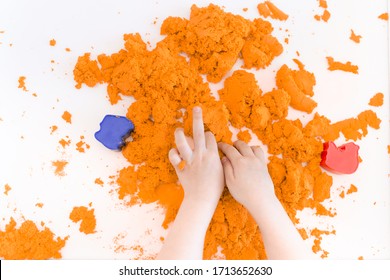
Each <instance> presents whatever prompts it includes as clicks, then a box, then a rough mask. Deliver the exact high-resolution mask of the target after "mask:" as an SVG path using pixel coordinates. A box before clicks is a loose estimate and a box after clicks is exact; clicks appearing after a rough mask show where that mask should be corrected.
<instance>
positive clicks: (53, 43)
mask: <svg viewBox="0 0 390 280" xmlns="http://www.w3.org/2000/svg"><path fill="white" fill-rule="evenodd" d="M49 44H50V46H52V47H54V46H55V45H56V44H57V42H56V40H54V39H51V40H50V42H49Z"/></svg>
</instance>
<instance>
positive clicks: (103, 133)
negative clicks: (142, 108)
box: [95, 115, 134, 151]
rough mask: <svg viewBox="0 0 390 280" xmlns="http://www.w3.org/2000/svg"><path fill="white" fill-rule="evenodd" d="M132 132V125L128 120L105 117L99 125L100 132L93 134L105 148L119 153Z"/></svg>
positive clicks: (112, 116)
mask: <svg viewBox="0 0 390 280" xmlns="http://www.w3.org/2000/svg"><path fill="white" fill-rule="evenodd" d="M133 130H134V124H133V122H132V121H131V120H129V119H128V118H126V117H121V116H114V115H106V116H105V117H104V119H103V120H102V122H101V123H100V130H99V131H97V132H96V133H95V138H96V139H97V140H98V141H99V142H100V143H102V144H103V145H104V146H106V147H107V148H109V149H111V150H116V151H119V150H120V149H121V148H122V147H123V146H124V145H125V141H124V140H125V139H126V138H127V137H129V135H130V133H131V132H133Z"/></svg>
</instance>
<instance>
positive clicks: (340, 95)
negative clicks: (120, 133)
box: [0, 0, 390, 259]
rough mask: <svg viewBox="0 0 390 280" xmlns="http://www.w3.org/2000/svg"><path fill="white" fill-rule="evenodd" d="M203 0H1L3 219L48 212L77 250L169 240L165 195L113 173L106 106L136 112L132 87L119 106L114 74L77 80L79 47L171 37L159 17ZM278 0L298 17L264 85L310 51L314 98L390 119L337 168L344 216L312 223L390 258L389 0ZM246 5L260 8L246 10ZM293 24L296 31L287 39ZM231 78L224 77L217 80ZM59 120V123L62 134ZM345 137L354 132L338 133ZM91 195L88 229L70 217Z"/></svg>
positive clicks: (330, 110) (347, 113)
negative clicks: (112, 91) (57, 165)
mask: <svg viewBox="0 0 390 280" xmlns="http://www.w3.org/2000/svg"><path fill="white" fill-rule="evenodd" d="M195 2H196V3H197V4H198V5H199V6H205V5H207V4H208V3H210V2H211V1H173V0H172V1H161V0H160V1H156V0H154V1H150V0H143V1H125V0H115V1H113V0H111V1H108V0H104V1H103V0H100V1H98V0H94V1H92V0H86V1H76V0H68V1H44V0H39V1H27V0H26V1H15V0H12V1H11V0H9V1H7V0H0V31H1V30H4V31H5V33H4V34H1V33H0V43H1V44H0V96H1V99H0V118H1V119H0V136H1V138H0V144H1V145H0V217H1V220H0V229H1V230H4V227H5V225H6V224H7V223H8V221H9V217H11V216H12V217H14V218H15V219H16V220H18V221H23V219H30V220H33V221H35V222H37V224H39V223H40V222H41V221H44V222H45V223H46V225H47V226H48V227H49V228H50V229H51V230H52V231H53V232H54V233H55V234H56V235H58V236H61V237H64V236H68V235H69V236H70V238H69V240H68V241H67V244H66V246H65V248H64V249H63V250H62V255H63V258H66V259H113V258H116V259H128V258H136V257H139V253H138V251H137V250H133V249H132V248H131V247H132V246H135V245H141V246H142V247H143V248H144V249H145V253H144V255H143V257H147V256H153V255H154V254H155V253H157V252H158V250H159V248H160V247H161V245H162V243H161V241H160V236H165V235H166V231H164V230H163V229H162V228H161V226H160V225H161V223H162V221H163V211H164V210H163V209H161V208H159V207H158V206H157V205H155V204H151V205H142V206H135V207H132V208H128V207H126V206H124V203H123V201H121V200H119V199H117V194H116V192H115V189H116V187H117V186H116V185H115V184H114V185H110V184H108V183H109V181H112V180H110V179H109V178H108V176H110V175H115V174H116V172H117V171H118V170H120V169H121V168H122V167H123V166H126V161H125V159H124V158H123V157H122V155H121V154H120V153H116V152H112V151H109V150H107V149H105V148H104V147H103V146H102V145H101V144H100V143H98V142H97V141H96V140H95V139H94V137H93V134H94V132H95V131H97V130H98V129H99V123H100V121H101V120H102V118H103V117H104V115H106V114H110V113H111V114H118V115H125V113H126V111H127V108H128V106H129V104H130V102H131V101H132V99H131V98H124V100H123V101H121V102H119V104H117V105H116V106H111V105H109V102H108V101H107V99H106V98H105V95H106V93H105V85H99V86H97V87H95V88H93V89H90V88H86V87H85V86H83V88H82V89H81V90H76V89H75V88H74V84H75V83H74V81H73V74H72V71H73V67H74V65H75V63H76V61H77V57H78V56H79V55H82V54H84V52H91V53H92V57H95V56H96V55H98V54H100V53H107V54H109V53H113V52H117V51H118V50H119V49H120V48H121V47H122V43H123V41H122V35H123V34H124V33H132V32H139V33H140V34H141V36H142V37H143V38H144V40H145V41H150V42H151V43H152V45H153V46H154V44H155V43H156V42H157V40H159V39H161V36H159V35H158V34H159V27H160V25H161V23H162V21H163V20H164V18H166V17H168V16H182V17H187V18H188V16H189V11H190V7H191V5H192V3H195ZM273 2H274V3H275V4H276V5H277V6H278V7H279V8H280V9H282V10H283V11H285V12H286V13H287V14H289V15H290V17H289V19H288V20H287V21H286V22H280V21H273V20H270V21H272V24H273V26H274V28H275V31H274V35H275V36H276V37H277V38H279V40H280V42H281V43H283V45H284V49H285V50H284V52H283V54H282V55H281V56H279V57H278V58H276V59H275V60H274V61H273V63H272V65H271V66H270V67H269V68H267V69H266V70H261V71H257V72H256V71H255V72H254V73H256V77H257V79H258V83H259V85H260V87H261V88H262V90H263V91H264V92H266V91H268V90H271V89H272V88H273V87H274V86H275V83H274V74H275V73H274V72H273V71H274V70H277V69H279V67H280V66H281V65H282V64H284V63H286V64H288V65H289V66H291V67H295V65H294V63H293V62H292V58H297V56H296V51H299V52H300V54H301V56H300V57H299V59H300V60H301V61H302V62H303V63H304V64H305V65H306V69H307V70H309V71H312V72H314V74H315V76H316V79H317V85H316V87H315V96H314V99H315V100H316V101H317V102H318V107H317V108H316V111H317V112H318V113H320V114H323V115H325V116H327V117H328V118H330V119H331V120H332V121H339V120H343V119H346V118H349V117H355V116H357V115H358V114H359V113H360V112H362V111H364V110H366V109H373V110H374V111H375V112H376V113H377V114H378V116H379V118H380V119H382V123H381V129H380V130H372V129H369V134H368V136H367V137H365V138H364V139H363V140H360V141H357V144H358V145H359V146H360V155H361V157H362V158H363V162H362V163H361V164H360V166H359V169H358V171H357V172H356V173H354V174H352V175H334V176H333V177H334V185H333V193H332V198H331V202H330V201H329V204H328V205H329V206H332V207H334V208H336V211H337V216H336V217H335V218H332V219H329V218H319V217H314V216H312V215H311V212H310V211H305V213H302V214H301V215H300V217H301V220H302V225H301V226H304V227H308V228H313V227H314V226H318V227H319V228H320V229H330V230H332V229H335V230H336V231H337V233H336V235H335V236H334V235H330V236H327V237H324V239H323V242H322V247H323V248H324V249H325V250H327V251H329V252H330V254H329V258H331V259H356V258H357V257H358V256H363V257H364V258H365V259H383V258H387V259H388V258H390V214H389V201H390V191H389V181H388V174H389V156H388V154H387V145H388V143H389V130H388V121H389V110H388V109H389V98H388V96H389V94H388V93H389V79H388V77H389V70H388V61H389V56H388V27H387V22H386V21H383V20H380V19H378V18H377V17H378V15H380V14H382V13H384V12H386V11H387V1H385V0H381V1H379V0H378V1H368V0H367V1H353V0H342V1H335V0H333V1H332V0H329V1H328V5H329V8H328V10H329V11H330V13H331V18H330V20H329V22H328V23H324V22H322V21H321V22H318V21H315V20H314V18H313V17H314V15H315V14H322V11H323V9H321V8H319V7H318V2H317V1H316V0H310V1H308V0H305V1H303V0H301V1H283V0H278V1H276V0H274V1H273ZM212 3H215V4H218V5H221V6H225V9H226V11H229V12H233V13H235V14H240V15H243V16H244V17H246V18H250V19H253V18H256V17H258V16H259V15H258V12H257V9H256V6H257V4H258V3H259V1H212ZM242 8H248V9H249V10H248V11H247V12H244V11H243V10H242ZM154 20H157V23H156V24H153V21H154ZM279 27H281V30H280V29H279ZM286 29H288V31H285V30H286ZM351 29H353V30H354V31H355V33H356V34H359V35H362V37H363V38H362V40H361V43H360V44H355V43H354V42H352V41H351V40H349V36H350V30H351ZM287 36H288V38H289V41H290V42H289V44H287V45H286V44H285V43H284V38H285V37H287ZM53 38H54V39H55V40H56V41H57V45H56V46H55V47H51V46H49V41H50V40H51V39H53ZM10 44H12V46H10ZM65 48H70V49H71V52H66V51H65ZM326 56H333V57H334V58H335V60H338V61H343V62H345V61H348V60H350V61H351V62H352V63H353V64H357V65H358V66H359V75H353V74H351V73H345V72H340V71H335V72H330V71H328V70H326V68H327V62H326V59H325V57H326ZM51 60H54V61H55V63H51ZM19 76H26V78H27V79H26V87H27V89H28V90H29V91H28V92H24V91H22V90H21V89H18V88H17V87H18V78H19ZM221 86H222V85H221V84H220V85H213V86H212V89H213V90H216V89H218V88H220V87H221ZM377 92H382V93H384V94H385V103H384V105H383V106H382V107H380V108H376V107H375V108H373V107H371V108H370V106H369V105H368V102H369V99H370V98H371V97H372V96H373V95H374V94H375V93H377ZM32 93H36V94H37V97H34V96H32ZM65 110H67V111H69V112H70V113H71V114H72V124H71V125H70V124H67V123H65V122H64V121H63V120H62V119H61V115H62V114H63V112H64V111H65ZM290 111H291V113H290V114H289V117H290V118H295V117H300V118H301V120H302V122H303V123H304V124H305V123H306V122H307V120H308V119H310V118H309V117H308V116H307V115H306V116H305V114H303V113H297V112H295V111H294V110H292V109H290ZM52 125H57V126H58V127H59V129H58V130H57V131H56V132H55V133H53V135H51V134H50V126H52ZM81 135H84V136H85V141H86V142H87V143H88V144H89V145H90V146H91V148H90V149H89V150H86V153H84V154H81V153H79V152H78V151H76V149H75V143H77V142H78V141H79V140H80V136H81ZM65 136H69V137H70V139H71V140H72V143H71V145H70V146H69V147H67V148H66V149H63V148H62V147H61V146H60V145H59V144H58V141H59V140H60V139H61V138H64V137H65ZM22 137H23V139H22ZM344 142H345V141H344V139H343V138H340V139H339V140H338V141H336V143H337V144H342V143H344ZM56 160H67V161H69V164H68V165H67V166H66V168H65V173H66V174H67V175H66V176H64V177H58V176H55V175H54V168H53V167H52V164H51V162H52V161H56ZM98 177H100V178H101V179H102V180H103V181H104V182H105V185H104V187H100V186H99V185H96V184H95V183H94V181H95V179H96V178H98ZM351 183H353V184H355V185H356V186H357V187H358V192H357V193H354V194H352V195H349V196H347V197H346V198H345V199H340V198H339V197H338V194H339V193H340V191H341V189H342V186H343V187H345V188H348V187H349V185H350V184H351ZM5 184H9V185H10V186H11V188H12V190H11V191H10V192H9V194H8V196H5V195H4V194H3V190H2V189H3V186H4V185H5ZM38 202H42V203H43V204H44V206H43V208H38V207H35V204H36V203H38ZM90 202H92V207H93V208H94V209H95V215H96V219H97V227H96V231H97V232H96V233H95V234H91V235H85V234H83V233H80V232H79V230H78V225H77V224H74V223H73V222H71V221H70V220H69V218H68V217H69V214H70V212H71V211H72V208H73V207H74V206H87V205H88V203H90ZM374 204H375V205H374ZM118 237H119V238H118ZM115 238H118V239H117V241H114V239H115ZM307 242H309V243H311V242H312V239H309V240H307ZM118 245H124V249H123V250H122V252H115V249H116V248H117V247H118Z"/></svg>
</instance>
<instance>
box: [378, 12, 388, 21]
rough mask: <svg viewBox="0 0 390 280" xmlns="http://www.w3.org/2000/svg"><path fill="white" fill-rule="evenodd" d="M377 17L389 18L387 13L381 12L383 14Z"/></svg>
mask: <svg viewBox="0 0 390 280" xmlns="http://www.w3.org/2000/svg"><path fill="white" fill-rule="evenodd" d="M378 18H379V19H383V20H389V14H388V13H383V14H381V15H379V16H378Z"/></svg>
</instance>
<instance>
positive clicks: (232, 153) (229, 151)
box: [218, 142, 241, 162]
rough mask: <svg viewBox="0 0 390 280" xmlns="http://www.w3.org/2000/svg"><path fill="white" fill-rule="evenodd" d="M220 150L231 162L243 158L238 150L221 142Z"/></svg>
mask: <svg viewBox="0 0 390 280" xmlns="http://www.w3.org/2000/svg"><path fill="white" fill-rule="evenodd" d="M218 148H220V149H221V151H222V152H223V153H224V154H225V155H226V157H227V158H228V159H229V160H230V162H232V161H233V160H235V159H238V158H241V154H240V153H239V152H238V151H237V149H236V148H234V147H233V146H231V145H229V144H226V143H223V142H219V143H218Z"/></svg>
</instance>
